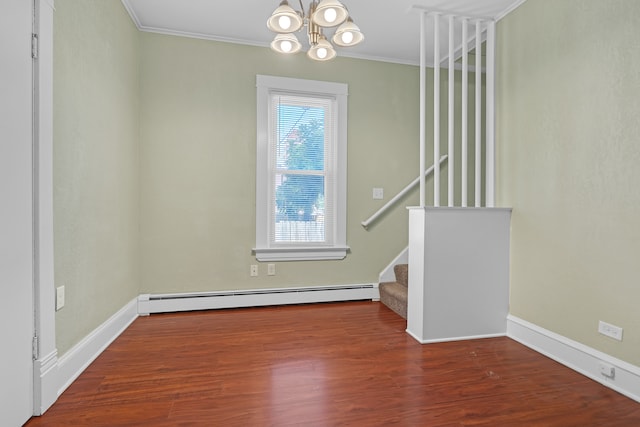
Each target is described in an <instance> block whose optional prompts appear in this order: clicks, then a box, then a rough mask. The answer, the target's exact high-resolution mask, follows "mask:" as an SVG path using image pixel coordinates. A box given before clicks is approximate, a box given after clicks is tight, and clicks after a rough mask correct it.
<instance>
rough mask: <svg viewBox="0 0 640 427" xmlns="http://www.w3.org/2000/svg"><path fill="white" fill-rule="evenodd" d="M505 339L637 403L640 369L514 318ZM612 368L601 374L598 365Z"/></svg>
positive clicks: (508, 318)
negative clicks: (610, 371)
mask: <svg viewBox="0 0 640 427" xmlns="http://www.w3.org/2000/svg"><path fill="white" fill-rule="evenodd" d="M507 336H508V337H509V338H512V339H514V340H516V341H518V342H520V343H522V344H524V345H526V346H527V347H530V348H531V349H533V350H535V351H537V352H538V353H541V354H544V355H545V356H547V357H549V358H551V359H553V360H555V361H557V362H559V363H562V364H563V365H565V366H567V367H569V368H571V369H573V370H574V371H577V372H579V373H581V374H582V375H585V376H587V377H589V378H591V379H592V380H594V381H597V382H599V383H601V384H603V385H605V386H607V387H609V388H611V389H613V390H615V391H617V392H618V393H621V394H623V395H625V396H627V397H629V398H631V399H633V400H635V401H636V402H640V368H639V367H637V366H635V365H632V364H630V363H627V362H625V361H623V360H620V359H616V358H614V357H612V356H610V355H608V354H606V353H602V352H601V351H598V350H596V349H594V348H591V347H588V346H586V345H584V344H580V343H579V342H576V341H573V340H571V339H569V338H566V337H564V336H562V335H559V334H556V333H554V332H551V331H549V330H547V329H544V328H541V327H539V326H537V325H534V324H533V323H529V322H527V321H526V320H522V319H520V318H518V317H516V316H512V315H509V316H508V317H507ZM601 361H602V362H605V363H607V364H609V365H613V367H614V368H615V376H614V377H613V378H609V377H606V376H604V375H602V374H601V373H600V368H599V365H598V364H599V362H601Z"/></svg>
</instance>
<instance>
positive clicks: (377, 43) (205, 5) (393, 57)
mask: <svg viewBox="0 0 640 427" xmlns="http://www.w3.org/2000/svg"><path fill="white" fill-rule="evenodd" d="M524 1H525V0H376V1H372V0H342V2H343V3H344V5H345V6H346V7H347V8H348V9H349V13H350V16H351V17H352V18H353V20H354V22H355V23H356V24H357V25H358V26H359V27H360V29H361V31H362V32H363V33H364V35H365V40H364V41H363V42H362V43H361V44H359V45H358V46H354V47H350V48H336V50H337V51H338V55H339V56H347V57H352V58H362V59H372V60H380V61H386V62H395V63H403V64H418V63H419V56H420V47H419V35H420V13H419V12H418V11H417V10H416V9H414V6H416V7H418V8H425V9H428V10H432V11H434V10H435V11H445V12H449V13H453V14H456V15H462V16H469V17H472V18H473V17H486V18H490V19H494V20H499V19H501V18H502V17H504V16H505V15H506V14H507V13H509V12H511V11H512V10H513V9H515V8H516V7H518V6H519V5H520V4H522V3H523V2H524ZM122 3H123V4H124V5H125V7H126V9H127V10H128V12H129V14H130V15H131V18H132V19H133V21H134V22H135V24H136V25H137V27H138V29H140V30H141V31H150V32H158V33H165V34H174V35H182V36H188V37H197V38H204V39H211V40H218V41H226V42H232V43H241V44H248V45H254V46H265V47H266V46H269V43H271V40H272V39H273V37H274V34H273V33H271V32H270V31H269V30H268V29H267V26H266V22H267V18H268V17H269V16H270V15H271V13H272V12H273V10H274V9H275V8H276V7H277V6H278V4H279V3H280V0H246V1H238V0H227V1H222V0H122ZM309 3H310V0H305V1H303V2H302V4H303V5H304V7H305V10H306V9H308V6H309ZM289 4H290V5H291V6H292V7H293V8H294V9H297V10H299V9H300V6H299V2H298V0H290V1H289ZM429 22H430V21H429ZM429 25H430V24H428V26H429ZM444 27H445V26H444V25H442V26H441V32H442V37H441V41H442V47H441V51H443V52H446V51H447V49H448V48H447V36H446V34H447V32H446V31H447V30H446V28H444ZM473 31H474V30H473V29H470V30H469V34H472V33H473ZM331 33H332V31H331V32H329V33H328V34H331ZM456 34H461V30H460V31H458V30H456ZM327 38H329V37H327ZM298 39H300V40H301V41H302V42H303V45H304V44H305V43H306V36H304V35H303V34H299V35H298ZM457 39H460V40H456V43H457V44H458V45H459V44H460V42H461V36H460V35H458V36H457ZM274 54H275V53H274ZM427 57H430V56H429V52H427ZM429 62H431V61H429Z"/></svg>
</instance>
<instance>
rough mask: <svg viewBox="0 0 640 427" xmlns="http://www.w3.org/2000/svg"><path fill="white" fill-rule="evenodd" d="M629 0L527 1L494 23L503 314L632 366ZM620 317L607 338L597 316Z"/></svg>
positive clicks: (632, 4) (639, 55) (635, 291)
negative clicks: (505, 232) (506, 306)
mask: <svg viewBox="0 0 640 427" xmlns="http://www.w3.org/2000/svg"><path fill="white" fill-rule="evenodd" d="M638 16H640V2H638V1H637V0H616V1H602V0H563V1H557V0H553V1H551V0H546V1H545V0H529V1H527V2H525V3H524V4H523V5H522V6H521V7H519V8H518V9H517V10H516V11H515V12H513V13H512V14H510V15H508V16H507V17H506V18H505V19H504V20H502V21H500V23H499V24H498V46H497V54H498V65H497V70H498V75H497V92H498V93H497V104H498V112H497V144H498V153H497V156H498V159H497V165H498V171H497V175H498V176H497V183H498V189H497V194H498V198H499V203H500V205H502V206H512V207H513V218H512V253H511V257H512V259H511V313H512V314H514V315H515V316H518V317H520V318H522V319H525V320H527V321H529V322H532V323H534V324H537V325H540V326H542V327H544V328H547V329H549V330H551V331H553V332H556V333H558V334H560V335H563V336H565V337H568V338H571V339H573V340H575V341H578V342H580V343H583V344H586V345H588V346H590V347H593V348H595V349H598V350H600V351H603V352H605V353H608V354H610V355H613V356H615V357H618V358H620V359H622V360H625V361H627V362H629V363H632V364H634V365H636V366H640V352H639V351H638V349H639V348H640V314H639V313H640V311H639V309H638V307H639V305H638V302H639V301H640V275H639V274H638V273H639V272H640V270H639V264H638V259H639V258H638V256H639V254H640V226H639V225H638V221H639V219H640V191H638V188H637V184H638V183H639V182H640V168H638V165H639V164H640V143H639V141H638V135H640V120H639V119H638V118H639V117H640V89H639V88H640V72H639V71H638V70H640V50H639V49H638ZM599 320H604V321H606V322H609V323H613V324H615V325H618V326H621V327H623V328H624V340H623V341H622V342H618V341H615V340H612V339H610V338H608V337H604V336H602V335H599V334H598V333H597V327H598V321H599Z"/></svg>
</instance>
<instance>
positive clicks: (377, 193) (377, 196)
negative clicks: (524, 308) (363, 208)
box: [373, 188, 384, 200]
mask: <svg viewBox="0 0 640 427" xmlns="http://www.w3.org/2000/svg"><path fill="white" fill-rule="evenodd" d="M382 199H384V188H374V189H373V200H382Z"/></svg>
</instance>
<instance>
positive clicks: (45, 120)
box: [32, 0, 59, 415]
mask: <svg viewBox="0 0 640 427" xmlns="http://www.w3.org/2000/svg"><path fill="white" fill-rule="evenodd" d="M54 11H55V5H54V0H33V16H34V19H33V30H32V31H33V33H34V34H35V35H36V40H35V41H36V44H37V49H35V50H36V51H37V55H36V56H37V58H35V59H34V60H33V182H34V188H33V212H34V220H33V221H34V223H33V232H34V242H33V246H34V248H33V249H34V334H35V342H36V345H35V349H34V350H35V351H34V353H35V354H34V361H33V400H34V401H33V414H34V415H41V414H43V413H44V412H45V411H46V410H47V409H48V408H49V407H50V406H51V405H53V403H54V402H55V401H56V399H57V398H58V394H59V385H58V381H57V370H58V351H57V349H56V324H55V320H56V316H55V314H56V313H55V293H56V292H55V277H54V256H53V13H54Z"/></svg>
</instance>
